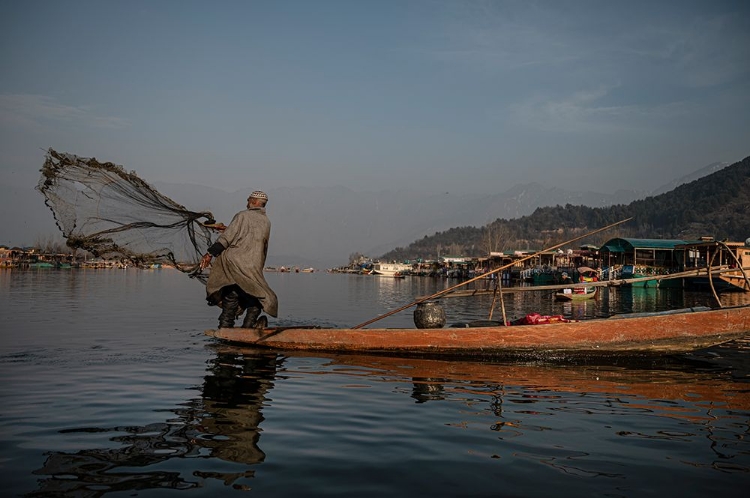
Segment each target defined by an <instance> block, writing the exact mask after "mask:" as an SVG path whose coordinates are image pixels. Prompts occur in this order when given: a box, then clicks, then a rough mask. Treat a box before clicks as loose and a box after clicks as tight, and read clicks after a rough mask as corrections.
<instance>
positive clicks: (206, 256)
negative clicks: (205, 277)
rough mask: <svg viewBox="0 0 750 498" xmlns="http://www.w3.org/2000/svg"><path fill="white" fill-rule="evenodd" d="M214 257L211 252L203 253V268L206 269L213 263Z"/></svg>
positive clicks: (201, 264)
mask: <svg viewBox="0 0 750 498" xmlns="http://www.w3.org/2000/svg"><path fill="white" fill-rule="evenodd" d="M212 257H213V256H211V255H210V254H209V253H206V254H204V255H203V257H202V258H201V263H200V266H201V270H205V269H206V268H208V265H210V264H211V258H212Z"/></svg>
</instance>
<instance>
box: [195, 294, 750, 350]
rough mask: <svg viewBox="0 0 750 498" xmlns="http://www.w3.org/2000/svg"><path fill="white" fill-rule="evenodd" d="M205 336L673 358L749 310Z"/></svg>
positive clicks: (743, 324)
mask: <svg viewBox="0 0 750 498" xmlns="http://www.w3.org/2000/svg"><path fill="white" fill-rule="evenodd" d="M206 334H207V335H209V336H211V337H215V338H217V339H221V340H224V341H228V342H232V343H238V344H244V345H250V346H257V347H265V348H273V349H279V350H298V351H300V350H301V351H327V352H337V353H376V354H388V355H410V356H452V357H472V358H481V357H532V358H550V357H552V358H554V357H560V356H562V357H565V356H590V355H634V356H637V355H648V354H651V355H654V354H675V353H683V352H688V351H693V350H697V349H702V348H706V347H709V346H713V345H717V344H721V343H724V342H728V341H731V340H734V339H738V338H741V337H743V336H746V335H750V305H744V306H736V307H727V308H720V309H715V310H711V309H708V308H700V309H698V308H687V309H682V310H673V311H667V312H660V313H646V314H643V313H639V314H631V315H619V316H618V315H616V316H615V317H611V318H604V319H595V320H584V321H577V322H575V321H574V322H567V323H566V322H563V323H552V324H547V325H514V326H508V327H506V326H502V325H500V326H489V327H467V328H441V329H405V328H404V329H365V328H360V329H343V328H342V329H334V328H316V327H286V328H284V327H279V328H269V329H265V330H259V329H241V328H227V329H218V330H207V331H206Z"/></svg>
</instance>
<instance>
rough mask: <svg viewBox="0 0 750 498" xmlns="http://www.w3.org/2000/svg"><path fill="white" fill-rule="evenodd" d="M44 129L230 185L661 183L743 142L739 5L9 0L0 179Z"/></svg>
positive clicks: (2, 19)
mask: <svg viewBox="0 0 750 498" xmlns="http://www.w3.org/2000/svg"><path fill="white" fill-rule="evenodd" d="M49 147H52V148H55V149H57V150H59V151H64V152H70V153H73V154H77V155H80V156H86V157H91V156H95V157H97V158H98V159H100V160H108V161H112V162H115V163H118V164H122V165H124V166H125V167H126V168H127V169H128V170H135V171H137V172H138V174H139V175H140V176H141V177H143V178H144V179H145V180H147V181H151V182H156V181H170V182H184V183H198V184H205V185H210V186H214V187H219V188H223V189H227V190H235V189H239V188H243V187H247V188H265V189H270V188H276V187H279V186H283V185H288V186H300V185H310V186H320V185H330V184H336V185H344V186H347V187H351V188H355V189H361V190H380V189H391V188H399V189H405V190H409V189H420V190H430V191H451V192H455V193H472V192H482V193H484V192H497V191H501V190H505V189H507V188H509V187H510V186H512V185H513V184H516V183H520V182H530V181H535V182H540V183H543V184H545V185H559V186H561V187H565V188H576V187H579V188H580V187H581V186H582V185H583V186H585V188H586V189H589V190H598V191H602V192H612V191H614V190H616V189H618V188H643V186H644V185H650V186H657V185H660V184H662V183H665V182H667V181H669V180H672V179H673V178H675V177H678V176H681V175H683V174H687V173H690V172H692V171H694V170H696V169H699V168H701V167H703V166H705V165H707V164H709V163H712V162H714V161H728V162H734V161H737V160H740V159H742V158H744V157H746V156H747V155H750V2H747V1H746V0H737V1H720V0H718V1H717V0H713V1H704V0H700V1H686V0H678V1H654V0H649V1H642V2H641V1H628V2H615V1H599V0H597V1H560V0H554V1H526V0H524V1H458V0H372V1H365V0H362V1H350V0H340V1H326V0H318V1H314V0H298V1H292V0H290V1H285V0H267V1H251V0H247V1H233V2H230V1H211V2H206V1H201V2H197V1H182V0H180V1H164V0H160V1H156V0H153V1H133V0H129V1H120V2H114V1H107V2H102V1H80V0H76V1H69V2H61V1H34V0H25V1H20V0H18V1H5V2H2V3H0V149H1V150H2V154H1V155H0V182H1V183H3V184H5V185H6V186H7V185H11V186H13V187H20V188H23V187H25V186H28V187H33V186H34V185H35V184H36V181H37V178H38V174H39V173H38V170H39V168H40V167H41V164H42V162H43V159H44V149H46V148H49ZM29 195H34V194H32V193H30V194H29ZM2 202H3V201H2V200H1V199H0V209H4V208H5V206H3V205H2ZM40 202H41V196H40ZM178 202H181V203H183V204H185V205H186V206H189V205H190V202H189V199H178Z"/></svg>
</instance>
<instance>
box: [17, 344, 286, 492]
mask: <svg viewBox="0 0 750 498" xmlns="http://www.w3.org/2000/svg"><path fill="white" fill-rule="evenodd" d="M282 364H283V358H282V357H280V356H278V355H276V354H275V353H255V352H243V353H239V352H218V353H217V355H216V356H215V357H214V358H212V359H211V360H210V361H209V366H208V368H207V375H206V376H205V378H204V382H203V386H202V390H201V391H202V392H201V397H200V398H197V399H191V400H188V401H186V402H185V404H184V405H183V406H182V407H180V408H175V409H173V410H170V411H171V412H172V413H174V414H175V415H177V418H173V417H170V418H169V419H167V421H165V422H158V423H154V424H149V425H146V426H127V427H112V428H75V429H67V430H64V431H60V432H61V433H81V432H87V433H100V432H101V433H107V432H111V433H114V434H113V435H112V436H111V437H110V438H109V441H110V443H111V446H112V447H111V448H94V449H85V450H80V451H77V452H75V453H65V452H51V453H49V454H48V456H47V460H46V461H45V462H44V466H43V467H42V468H41V469H38V470H36V471H35V472H34V473H35V474H37V475H41V476H47V477H46V478H45V479H41V480H40V481H39V489H38V490H36V491H34V492H32V493H29V494H28V495H27V496H67V495H71V496H73V495H75V496H86V497H98V496H103V495H104V494H106V493H110V492H113V491H133V490H146V489H158V488H166V489H189V488H197V487H201V486H203V480H204V479H219V480H222V481H224V483H225V484H226V485H231V484H233V483H234V482H235V481H237V480H238V479H240V478H246V477H252V476H253V471H252V470H251V469H248V470H247V471H245V472H240V473H222V472H219V471H216V470H212V471H203V470H200V466H201V465H203V464H204V462H205V461H206V458H207V457H208V458H212V459H213V458H219V459H222V460H225V461H228V462H233V463H239V464H244V465H254V464H258V463H261V462H263V460H264V459H265V453H263V451H262V450H261V449H260V447H259V446H258V440H259V438H260V432H259V425H260V424H261V422H262V421H263V415H262V408H263V404H264V402H265V400H266V396H267V393H268V392H269V391H270V390H271V389H272V388H273V384H274V380H275V376H276V372H277V370H278V369H279V368H280V367H281V366H282ZM171 459H180V460H177V461H175V460H172V462H173V463H175V464H179V465H175V466H179V467H181V468H183V470H182V471H166V470H153V469H154V468H155V467H156V466H158V465H159V464H161V463H163V462H166V461H168V460H171ZM189 459H193V460H192V462H194V463H193V464H192V465H191V464H190V463H187V464H186V462H190V461H191V460H189ZM186 467H187V468H186ZM212 467H216V466H215V465H212ZM234 487H235V488H243V487H245V486H241V485H239V484H237V485H234Z"/></svg>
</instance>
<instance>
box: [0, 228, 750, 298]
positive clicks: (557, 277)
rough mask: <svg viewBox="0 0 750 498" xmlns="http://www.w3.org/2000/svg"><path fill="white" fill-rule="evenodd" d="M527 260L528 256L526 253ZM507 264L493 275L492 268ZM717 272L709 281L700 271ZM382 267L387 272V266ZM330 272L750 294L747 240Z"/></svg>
mask: <svg viewBox="0 0 750 498" xmlns="http://www.w3.org/2000/svg"><path fill="white" fill-rule="evenodd" d="M532 255H533V257H531V258H529V256H532ZM129 266H138V267H140V268H145V269H153V268H160V267H162V266H163V265H160V264H149V265H145V266H144V265H135V264H133V263H132V262H130V261H127V260H120V259H102V258H91V257H90V255H88V253H83V252H78V253H72V252H71V253H45V252H43V251H41V250H39V249H36V248H20V247H13V248H10V247H7V246H0V268H3V267H4V268H127V267H129ZM500 267H507V268H506V269H505V270H503V271H502V272H501V273H499V274H492V272H493V271H494V270H496V269H498V268H500ZM709 267H710V268H711V269H712V271H720V272H721V273H719V274H718V275H717V276H716V277H714V278H713V279H709V278H708V276H707V274H706V272H705V271H706V270H707V269H708V268H709ZM743 269H744V270H745V271H744V272H743ZM385 270H387V271H385ZM698 270H703V273H704V274H703V275H698V274H696V275H690V276H684V277H682V278H679V279H667V278H664V279H661V278H660V277H667V276H669V275H673V274H676V273H680V272H688V271H696V273H697V271H698ZM265 271H269V272H273V271H280V272H291V273H300V272H303V273H311V272H313V271H315V270H314V269H312V268H304V269H300V268H299V267H296V266H292V267H279V268H275V267H267V268H265ZM328 271H329V272H331V273H355V274H373V275H376V274H380V275H381V276H386V277H388V276H390V277H392V276H394V275H397V276H399V277H403V276H407V275H413V276H429V277H439V278H456V279H467V278H474V277H476V276H481V275H483V274H491V278H493V279H496V278H500V279H501V281H502V284H503V285H505V286H512V285H519V284H521V283H524V284H532V285H554V284H561V283H563V281H564V277H565V276H569V277H571V278H572V279H573V281H574V282H591V281H615V280H617V281H620V280H633V283H632V284H631V285H635V286H652V287H653V286H656V285H661V286H667V285H668V286H672V287H674V286H685V287H690V288H697V289H706V288H710V287H712V286H713V287H714V288H715V290H716V291H718V292H722V291H746V292H750V282H749V281H748V278H747V276H746V275H748V274H750V239H748V240H746V241H745V242H730V241H717V240H714V239H713V238H712V237H702V238H700V239H698V240H681V239H634V238H619V237H618V238H613V239H610V240H608V241H607V242H605V243H604V244H603V245H602V246H601V247H596V246H592V245H590V244H587V245H582V246H580V247H579V248H578V249H567V250H562V249H558V250H555V251H535V250H531V249H527V250H513V251H504V252H491V253H489V254H488V255H487V256H485V257H461V256H453V257H447V256H446V257H441V258H440V259H438V260H417V261H388V262H384V261H378V260H372V259H370V258H367V257H364V256H363V257H360V258H359V260H357V261H354V262H352V263H350V264H349V265H348V266H344V267H338V268H333V269H330V270H328Z"/></svg>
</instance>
